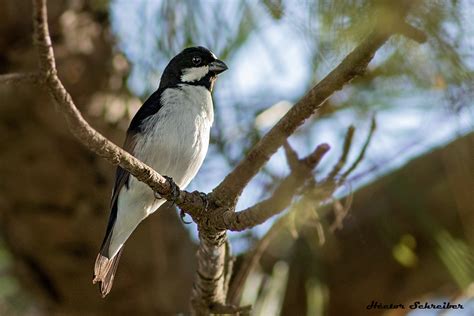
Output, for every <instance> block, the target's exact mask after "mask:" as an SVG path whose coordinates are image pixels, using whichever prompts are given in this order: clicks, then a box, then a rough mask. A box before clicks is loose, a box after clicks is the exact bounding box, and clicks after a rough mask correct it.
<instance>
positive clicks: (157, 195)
mask: <svg viewBox="0 0 474 316" xmlns="http://www.w3.org/2000/svg"><path fill="white" fill-rule="evenodd" d="M163 178H165V179H166V180H168V181H169V183H170V184H171V199H170V200H169V201H170V202H171V203H173V205H175V204H176V200H178V198H179V192H180V191H181V189H180V188H179V186H178V185H177V184H176V183H175V182H174V180H173V178H171V177H168V176H163ZM153 194H154V195H155V198H156V199H158V200H160V199H163V196H162V195H161V194H160V193H158V192H156V191H154V192H153Z"/></svg>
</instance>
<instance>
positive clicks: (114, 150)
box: [33, 0, 204, 217]
mask: <svg viewBox="0 0 474 316" xmlns="http://www.w3.org/2000/svg"><path fill="white" fill-rule="evenodd" d="M33 5H34V11H33V22H34V32H35V40H36V47H37V49H38V58H39V66H40V70H41V76H42V78H43V80H44V82H45V83H46V86H47V87H48V90H49V92H50V94H51V95H52V96H53V98H54V100H55V101H56V102H57V103H58V104H59V106H60V108H61V112H62V113H63V114H64V116H65V118H66V121H67V122H68V124H69V128H70V130H71V132H72V133H73V134H74V136H76V138H77V139H78V140H79V141H80V142H81V143H82V144H83V145H85V146H86V147H87V148H88V149H89V150H91V151H93V152H94V153H96V154H97V155H99V156H100V157H102V158H104V159H106V160H107V161H109V162H110V163H112V164H114V165H120V166H121V167H122V168H124V169H125V170H127V171H128V172H130V173H131V174H132V175H133V176H135V177H136V178H137V179H138V180H140V181H142V182H144V183H146V184H147V185H149V186H150V188H151V189H152V190H153V191H155V192H158V193H159V194H160V195H161V196H163V197H164V198H166V199H167V200H173V199H174V197H173V186H175V184H174V183H172V181H170V180H168V179H166V178H164V177H163V176H161V175H160V174H159V173H157V172H156V171H154V170H153V169H152V168H150V167H149V166H147V165H145V164H144V163H143V162H141V161H139V160H138V159H136V158H135V157H133V156H132V155H130V154H129V153H127V152H126V151H124V150H123V149H122V148H120V147H118V146H117V145H115V144H113V143H112V142H111V141H109V140H108V139H107V138H105V137H104V136H103V135H102V134H100V133H99V132H97V131H96V130H95V129H94V128H92V127H91V126H90V125H89V124H88V123H87V121H86V120H85V119H84V118H83V117H82V115H81V113H80V112H79V110H78V109H77V107H76V105H75V104H74V102H73V100H72V98H71V96H70V95H69V93H68V92H67V91H66V89H65V88H64V86H63V84H62V82H61V80H60V79H59V78H58V76H57V70H56V63H55V59H54V53H53V47H52V44H51V38H50V35H49V30H48V22H47V10H46V3H45V0H34V1H33ZM175 203H176V204H177V205H178V206H179V207H181V208H182V209H184V210H186V212H188V213H189V214H190V215H191V216H193V217H199V210H202V209H203V208H204V203H203V200H202V198H201V197H200V196H199V194H198V193H197V192H196V193H189V192H186V191H180V192H179V195H178V198H177V199H176V201H175Z"/></svg>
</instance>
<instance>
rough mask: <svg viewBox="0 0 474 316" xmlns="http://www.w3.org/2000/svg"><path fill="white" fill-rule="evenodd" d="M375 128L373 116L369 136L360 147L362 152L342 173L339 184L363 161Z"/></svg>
mask: <svg viewBox="0 0 474 316" xmlns="http://www.w3.org/2000/svg"><path fill="white" fill-rule="evenodd" d="M376 128H377V124H376V121H375V116H372V120H371V122H370V131H369V135H368V136H367V138H366V140H365V143H364V146H363V147H362V150H361V151H360V153H359V156H357V159H356V160H355V161H354V163H353V164H352V165H351V166H350V167H349V169H347V171H346V172H344V173H343V174H342V176H341V178H340V179H339V181H340V182H343V181H344V180H345V179H346V178H347V176H349V175H350V174H351V173H352V171H354V170H355V169H356V168H357V166H358V165H359V164H360V162H361V161H362V160H363V159H364V156H365V153H366V151H367V148H368V147H369V144H370V142H371V141H372V136H373V135H374V132H375V129H376Z"/></svg>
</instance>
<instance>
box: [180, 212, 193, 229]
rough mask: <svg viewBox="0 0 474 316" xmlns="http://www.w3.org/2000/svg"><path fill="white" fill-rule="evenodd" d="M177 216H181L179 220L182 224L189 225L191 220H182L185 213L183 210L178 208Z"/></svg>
mask: <svg viewBox="0 0 474 316" xmlns="http://www.w3.org/2000/svg"><path fill="white" fill-rule="evenodd" d="M179 217H180V218H181V221H182V222H183V224H186V225H189V224H191V223H192V222H187V221H185V220H184V218H185V217H186V213H185V212H184V211H183V210H180V212H179Z"/></svg>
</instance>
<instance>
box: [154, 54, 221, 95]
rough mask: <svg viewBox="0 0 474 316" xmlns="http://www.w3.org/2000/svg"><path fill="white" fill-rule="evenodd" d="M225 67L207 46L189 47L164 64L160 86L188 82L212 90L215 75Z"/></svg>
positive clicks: (167, 86)
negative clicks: (166, 64)
mask: <svg viewBox="0 0 474 316" xmlns="http://www.w3.org/2000/svg"><path fill="white" fill-rule="evenodd" d="M226 69H227V65H226V64H225V63H224V62H223V61H220V60H219V59H217V57H216V55H214V54H213V53H212V52H211V51H210V50H208V49H207V48H204V47H201V46H197V47H189V48H186V49H185V50H183V51H182V52H181V53H179V54H178V55H176V56H175V57H174V58H173V59H171V61H170V62H169V64H168V66H166V68H165V70H164V71H163V75H162V76H161V82H160V88H170V87H174V86H177V85H178V84H189V85H199V86H204V87H206V88H207V89H209V91H212V87H213V85H214V81H215V79H216V78H217V75H218V74H220V73H221V72H223V71H225V70H226Z"/></svg>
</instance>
